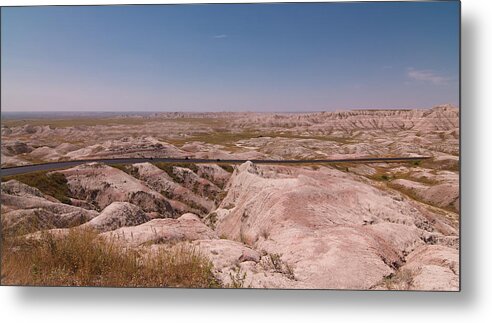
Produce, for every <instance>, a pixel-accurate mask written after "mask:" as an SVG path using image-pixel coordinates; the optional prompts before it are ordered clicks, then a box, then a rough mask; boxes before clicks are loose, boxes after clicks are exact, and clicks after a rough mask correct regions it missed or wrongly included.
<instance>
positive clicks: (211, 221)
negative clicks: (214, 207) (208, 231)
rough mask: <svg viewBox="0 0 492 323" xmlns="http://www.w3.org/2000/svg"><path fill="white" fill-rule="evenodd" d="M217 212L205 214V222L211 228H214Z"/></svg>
mask: <svg viewBox="0 0 492 323" xmlns="http://www.w3.org/2000/svg"><path fill="white" fill-rule="evenodd" d="M217 217H218V215H217V212H211V213H210V214H209V215H207V216H206V217H205V219H204V221H205V223H206V224H207V225H208V226H209V227H211V228H212V230H215V226H216V224H217Z"/></svg>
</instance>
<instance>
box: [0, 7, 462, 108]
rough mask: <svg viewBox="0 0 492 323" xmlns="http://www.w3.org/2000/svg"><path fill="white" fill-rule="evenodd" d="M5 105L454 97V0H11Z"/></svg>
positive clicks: (395, 104) (208, 104) (394, 104)
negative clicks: (64, 3) (17, 2)
mask: <svg viewBox="0 0 492 323" xmlns="http://www.w3.org/2000/svg"><path fill="white" fill-rule="evenodd" d="M1 18H2V19H1V24H2V25H1V27H2V28H1V36H2V38H1V42H2V43H1V45H2V46H1V47H2V48H1V54H2V56H1V58H2V71H1V73H2V74H1V76H2V84H1V90H2V92H1V99H2V110H3V111H68V110H82V111H244V110H247V111H321V110H328V111H329V110H338V109H352V108H409V107H410V108H411V107H431V106H433V105H437V104H442V103H451V104H454V105H458V92H459V3H458V2H455V1H450V2H422V3H402V2H399V3H396V2H395V3H322V4H314V3H313V4H253V5H251V4H249V5H167V6H165V5H163V6H100V7H25V8H21V7H17V8H2V12H1Z"/></svg>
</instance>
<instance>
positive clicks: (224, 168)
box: [217, 163, 234, 173]
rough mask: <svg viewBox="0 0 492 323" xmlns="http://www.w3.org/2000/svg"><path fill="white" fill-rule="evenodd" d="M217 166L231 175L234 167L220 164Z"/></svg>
mask: <svg viewBox="0 0 492 323" xmlns="http://www.w3.org/2000/svg"><path fill="white" fill-rule="evenodd" d="M217 165H219V166H220V167H221V168H222V169H223V170H225V171H226V172H228V173H232V172H233V171H234V167H233V166H232V165H228V164H220V163H219V164H217Z"/></svg>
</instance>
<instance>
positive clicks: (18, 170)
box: [1, 156, 430, 176]
mask: <svg viewBox="0 0 492 323" xmlns="http://www.w3.org/2000/svg"><path fill="white" fill-rule="evenodd" d="M429 158H430V157H425V156H421V157H389V158H388V157H383V158H377V157H369V158H348V159H314V160H313V159H311V160H301V159H296V160H269V159H261V160H254V159H252V160H250V161H251V162H253V163H255V164H313V163H314V164H327V163H391V162H393V163H394V162H408V161H418V160H424V159H429ZM246 161H248V160H244V159H192V158H113V159H85V160H71V161H60V162H52V163H43V164H34V165H25V166H17V167H7V168H2V169H1V176H10V175H19V174H26V173H31V172H36V171H44V170H54V169H63V168H69V167H74V166H77V165H81V164H85V163H90V162H100V163H104V164H107V165H115V164H136V163H145V162H149V163H157V162H158V163H171V164H174V163H225V164H242V163H244V162H246Z"/></svg>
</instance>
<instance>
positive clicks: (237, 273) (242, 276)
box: [225, 266, 247, 288]
mask: <svg viewBox="0 0 492 323" xmlns="http://www.w3.org/2000/svg"><path fill="white" fill-rule="evenodd" d="M229 278H230V280H231V281H230V283H229V284H227V285H226V286H225V287H226V288H247V287H245V286H244V284H245V282H246V273H244V272H242V270H241V268H240V267H239V266H236V267H234V269H233V273H229Z"/></svg>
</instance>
